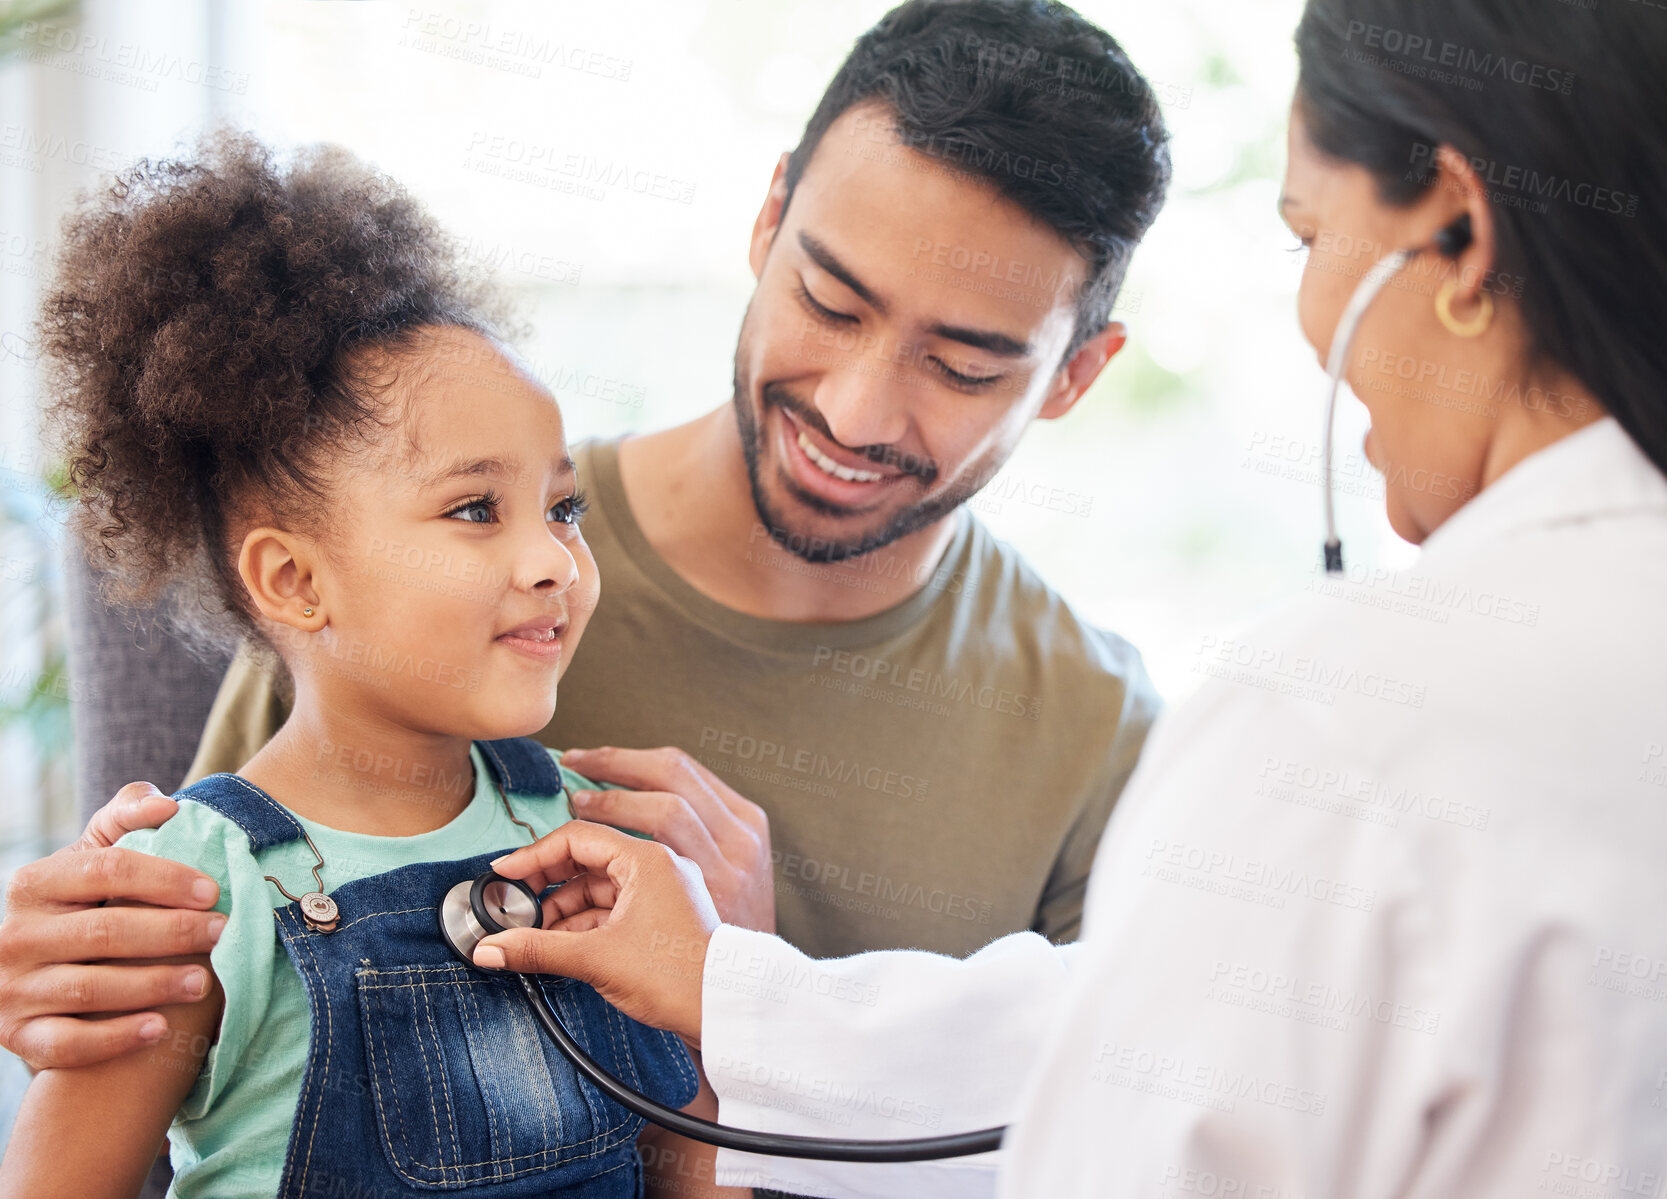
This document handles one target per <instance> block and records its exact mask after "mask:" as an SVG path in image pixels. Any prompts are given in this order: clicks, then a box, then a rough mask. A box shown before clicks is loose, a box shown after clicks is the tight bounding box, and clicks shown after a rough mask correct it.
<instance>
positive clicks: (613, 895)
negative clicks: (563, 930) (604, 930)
mask: <svg viewBox="0 0 1667 1199" xmlns="http://www.w3.org/2000/svg"><path fill="white" fill-rule="evenodd" d="M618 897H619V888H618V887H617V886H616V885H615V884H614V881H613V880H612V879H610V878H608V877H607V876H605V875H600V874H581V875H578V876H576V877H574V878H571V879H569V880H568V881H567V882H565V883H563V884H562V885H561V886H559V887H557V888H556V889H555V890H554V891H552V892H550V894H548V895H546V896H545V897H544V903H543V908H544V927H545V928H560V927H565V926H564V925H562V924H560V921H562V920H565V919H567V918H568V917H570V916H577V915H578V914H579V913H580V912H588V911H592V910H595V909H598V908H601V909H604V914H605V910H606V909H608V908H611V907H613V906H614V901H615V900H616V899H617V898H618Z"/></svg>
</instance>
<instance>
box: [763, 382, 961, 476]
mask: <svg viewBox="0 0 1667 1199" xmlns="http://www.w3.org/2000/svg"><path fill="white" fill-rule="evenodd" d="M759 395H760V398H761V399H762V401H763V404H764V407H765V409H769V408H772V407H775V408H780V409H782V410H783V411H785V412H790V413H792V415H793V416H794V418H795V419H796V420H798V421H799V423H800V424H802V425H804V426H805V427H806V428H809V429H814V430H816V432H818V433H820V434H821V435H822V436H823V437H826V438H827V439H828V440H829V441H831V442H833V443H834V444H835V445H837V446H840V447H841V448H843V449H847V450H849V451H850V452H851V453H853V454H860V455H862V457H864V458H866V459H867V460H868V461H870V462H872V463H874V464H875V465H876V466H885V467H890V468H891V469H893V470H897V471H901V472H902V473H903V474H906V475H913V476H914V477H915V478H917V479H920V480H921V481H922V482H924V483H926V484H927V485H928V486H930V485H931V484H932V483H934V482H936V481H937V478H938V464H937V463H936V462H934V461H932V460H931V459H929V458H926V457H923V456H922V455H919V454H910V453H905V452H904V451H901V450H899V449H898V448H897V447H896V446H890V445H867V446H848V445H846V444H845V443H844V442H842V441H840V440H839V438H837V437H835V436H834V435H833V432H832V431H831V430H830V429H829V428H828V423H827V422H826V421H825V420H823V419H822V414H821V413H820V412H818V411H816V409H815V408H812V407H811V406H810V405H809V404H806V403H804V402H802V401H801V400H799V399H798V397H796V396H794V395H793V394H792V393H791V392H789V391H788V390H787V388H785V387H783V386H782V385H781V384H779V383H766V384H765V385H764V386H763V388H762V389H760V393H759Z"/></svg>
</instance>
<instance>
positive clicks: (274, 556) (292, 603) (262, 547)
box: [237, 526, 328, 633]
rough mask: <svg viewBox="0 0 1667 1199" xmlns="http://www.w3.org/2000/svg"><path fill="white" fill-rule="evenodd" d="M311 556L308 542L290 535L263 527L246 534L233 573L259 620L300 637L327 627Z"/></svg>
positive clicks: (310, 546) (310, 545) (313, 552)
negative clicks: (256, 612)
mask: <svg viewBox="0 0 1667 1199" xmlns="http://www.w3.org/2000/svg"><path fill="white" fill-rule="evenodd" d="M315 553H316V551H315V550H314V547H313V544H312V542H311V541H309V540H308V539H307V538H305V537H298V536H296V535H295V534H294V533H287V532H285V531H284V530H282V529H274V528H269V527H266V526H262V527H261V528H258V529H251V530H249V532H248V533H247V534H246V535H245V536H244V538H243V548H242V549H241V550H240V551H239V552H238V555H237V573H238V574H239V575H241V576H242V578H243V586H244V587H246V588H247V589H248V591H249V598H250V599H252V600H253V601H254V604H255V609H256V610H257V611H258V612H259V613H260V614H261V615H262V616H264V617H266V619H268V620H271V621H275V622H277V623H278V624H281V625H287V626H288V627H290V628H292V629H295V630H297V631H299V632H303V633H316V632H318V631H319V630H320V629H322V628H323V627H324V626H325V624H326V623H328V620H327V616H326V613H325V611H324V601H323V597H322V596H320V595H319V593H318V590H317V583H318V580H317V579H316V578H315V577H314V568H315V560H316V559H315Z"/></svg>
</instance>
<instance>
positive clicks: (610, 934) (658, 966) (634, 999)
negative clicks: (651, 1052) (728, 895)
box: [475, 923, 710, 1043]
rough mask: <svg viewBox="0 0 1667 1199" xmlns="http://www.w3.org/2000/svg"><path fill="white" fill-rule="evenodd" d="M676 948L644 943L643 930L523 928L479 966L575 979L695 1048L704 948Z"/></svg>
mask: <svg viewBox="0 0 1667 1199" xmlns="http://www.w3.org/2000/svg"><path fill="white" fill-rule="evenodd" d="M707 939H708V940H709V939H710V938H709V937H708V938H707ZM674 942H677V943H680V942H681V939H680V938H672V937H670V936H666V935H663V934H655V935H653V936H650V937H646V938H645V937H644V936H642V935H641V930H632V931H630V932H627V931H626V930H625V929H624V928H623V926H622V925H620V924H618V923H610V924H607V925H605V926H603V927H600V928H595V929H592V930H590V931H585V932H566V931H560V930H555V931H552V930H550V929H531V928H518V929H512V930H510V931H509V932H505V933H497V934H495V935H493V936H492V937H490V938H488V939H487V940H485V941H483V942H482V943H481V946H480V948H479V949H477V950H476V951H475V962H476V964H477V965H483V966H493V965H499V964H501V965H503V966H505V967H506V968H508V969H510V970H514V971H517V972H519V973H522V974H553V975H561V976H563V977H566V978H576V979H578V980H579V981H580V982H585V983H589V984H590V985H591V986H593V987H595V988H596V990H597V992H598V993H599V994H600V995H601V996H602V998H603V999H606V1000H607V1001H608V1002H609V1003H611V1004H613V1005H614V1006H615V1007H616V1008H618V1009H619V1010H620V1011H622V1012H624V1013H625V1014H626V1015H627V1016H630V1017H631V1018H632V1019H633V1020H639V1021H641V1022H642V1023H644V1024H647V1025H650V1026H652V1027H654V1028H664V1029H669V1030H670V1031H671V1032H674V1033H676V1034H677V1035H678V1036H681V1037H683V1038H685V1039H686V1040H689V1041H691V1042H696V1043H698V1042H699V1040H700V999H701V994H700V988H701V978H702V972H703V964H704V962H705V942H704V941H702V942H701V943H700V944H699V945H698V946H697V945H695V944H693V943H691V944H689V945H687V946H682V947H681V948H679V949H677V950H675V951H674V949H673V944H674ZM491 949H495V950H497V951H498V953H499V954H501V955H502V958H503V961H502V962H501V963H499V962H497V961H494V960H492V959H489V958H488V959H483V957H482V953H483V951H486V950H491Z"/></svg>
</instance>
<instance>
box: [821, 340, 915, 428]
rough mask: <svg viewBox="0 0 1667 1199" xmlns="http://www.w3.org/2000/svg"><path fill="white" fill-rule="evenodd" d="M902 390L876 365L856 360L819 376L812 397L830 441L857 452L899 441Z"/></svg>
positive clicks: (903, 420) (905, 422)
mask: <svg viewBox="0 0 1667 1199" xmlns="http://www.w3.org/2000/svg"><path fill="white" fill-rule="evenodd" d="M905 390H906V389H905V388H904V387H903V386H902V385H901V384H899V383H896V382H894V381H891V380H887V379H886V378H884V376H883V373H882V370H881V368H880V365H879V364H878V363H876V362H873V361H867V360H859V361H854V362H851V363H848V364H846V365H844V366H842V367H839V368H836V369H834V370H830V371H829V372H828V373H827V374H825V375H823V376H822V380H821V382H820V383H818V384H817V386H816V393H815V395H814V396H813V397H812V398H813V402H814V403H815V405H816V411H817V412H818V413H819V414H820V415H821V417H822V421H823V423H824V424H825V425H826V426H827V430H828V432H829V433H830V434H832V436H833V439H834V440H835V441H837V442H839V444H840V445H843V446H845V447H846V448H848V449H851V450H861V449H862V448H863V447H864V446H871V445H893V444H895V443H897V442H899V441H901V440H903V435H904V433H905V432H907V430H908V426H909V418H908V411H907V409H906V407H905V394H904V393H905Z"/></svg>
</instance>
